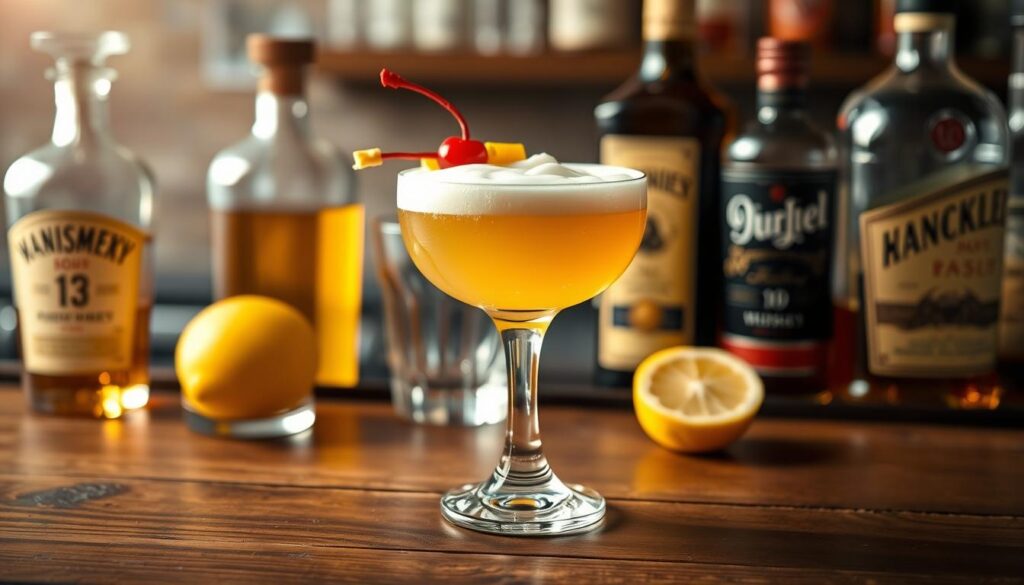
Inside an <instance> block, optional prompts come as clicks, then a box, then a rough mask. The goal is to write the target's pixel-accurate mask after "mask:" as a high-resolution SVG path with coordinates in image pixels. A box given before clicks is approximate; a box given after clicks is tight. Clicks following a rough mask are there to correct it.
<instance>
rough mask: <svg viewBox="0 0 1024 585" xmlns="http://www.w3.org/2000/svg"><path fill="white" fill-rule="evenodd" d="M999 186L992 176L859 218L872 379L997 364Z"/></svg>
mask: <svg viewBox="0 0 1024 585" xmlns="http://www.w3.org/2000/svg"><path fill="white" fill-rule="evenodd" d="M1007 187H1008V182H1007V173H1006V171H1005V170H1004V171H995V172H992V173H986V174H984V175H981V176H976V177H974V178H972V179H969V180H966V181H963V182H959V183H955V184H953V185H946V186H945V187H943V188H941V189H938V190H934V191H931V192H925V193H921V194H919V195H915V196H914V197H911V198H909V199H903V200H901V201H899V202H897V203H893V204H890V205H885V206H881V207H878V208H875V209H871V210H869V211H866V212H864V213H862V214H861V216H860V233H861V250H860V253H861V260H862V266H863V269H864V304H865V306H864V308H863V310H864V319H865V325H866V327H865V329H866V333H867V354H868V368H869V370H870V371H871V373H873V374H876V375H881V376H895V377H902V376H912V377H926V378H934V377H949V376H969V375H977V374H983V373H986V372H989V371H991V370H992V369H993V368H994V367H995V358H996V321H997V317H998V312H999V294H1000V278H1001V275H1002V257H1003V233H1004V227H1003V224H1004V220H1005V217H1006V193H1007Z"/></svg>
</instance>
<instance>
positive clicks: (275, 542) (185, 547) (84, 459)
mask: <svg viewBox="0 0 1024 585" xmlns="http://www.w3.org/2000/svg"><path fill="white" fill-rule="evenodd" d="M175 399H176V397H175V396H174V395H159V396H158V397H157V398H156V399H155V400H154V407H153V408H152V409H151V410H150V411H149V412H147V413H143V414H141V416H136V417H133V418H131V419H128V420H125V421H105V422H98V421H90V420H77V419H61V418H51V417H41V416H32V415H27V414H25V413H24V412H23V405H22V402H23V401H22V397H21V394H20V393H19V392H17V391H15V390H14V389H13V388H7V389H4V390H0V579H2V580H5V581H19V582H20V581H40V582H43V581H45V582H72V581H73V582H78V581H84V582H125V583H133V582H159V583H164V582H192V583H194V582H217V583H258V582H267V583H305V582H324V581H329V582H344V583H378V582H379V583H390V582H414V583H422V582H434V581H449V582H472V583H506V582H507V583H528V582H574V583H579V582H582V583H603V582H607V583H646V582H708V583H717V582H745V583H746V582H749V583H762V582H780V583H860V582H871V583H888V582H893V583H907V582H911V583H912V582H925V581H927V582H932V583H936V582H937V583H945V582H950V583H979V582H1018V581H1019V580H1021V579H1022V578H1024V489H1021V488H1020V486H1021V485H1022V480H1024V477H1022V476H1024V469H1022V468H1024V465H1022V463H1024V432H1022V431H1015V430H988V429H978V428H971V429H966V428H955V427H937V426H925V425H912V424H880V423H875V424H868V423H853V422H814V421H811V422H808V421H791V420H759V421H757V422H756V423H755V425H754V426H753V427H752V429H751V431H750V432H749V434H748V435H747V436H746V437H745V438H744V439H743V440H741V441H740V442H739V443H737V444H735V445H733V446H732V447H731V448H730V449H728V450H727V451H726V452H725V453H722V454H719V455H716V456H705V457H691V456H681V455H675V454H672V453H669V452H666V451H663V450H661V449H660V448H658V447H656V446H654V445H653V444H651V443H650V442H649V441H648V440H647V439H646V438H645V437H644V435H643V434H642V432H641V431H640V430H639V428H638V427H637V425H636V423H635V421H634V420H633V418H632V415H631V413H630V412H628V411H620V410H600V409H596V410H583V409H574V408H570V407H546V408H545V409H543V410H542V411H541V412H542V414H541V416H542V424H543V426H544V435H545V438H546V439H547V444H546V448H547V450H548V453H549V457H550V459H551V460H552V464H553V466H554V468H555V470H556V472H557V473H558V474H559V475H560V476H561V477H563V478H564V479H567V480H568V481H571V482H581V483H587V484H589V485H590V486H592V487H594V488H596V489H598V490H599V491H601V492H602V493H603V494H604V495H605V496H606V497H608V498H609V515H608V518H607V520H606V523H605V525H604V526H603V528H602V529H601V530H600V531H598V532H595V533H591V534H587V535H581V536H575V537H562V538H546V539H512V538H507V537H497V536H489V535H482V534H476V533H471V532H467V531H464V530H461V529H457V528H453V527H451V526H449V525H447V524H446V523H445V522H444V521H443V520H442V519H441V517H440V514H439V512H438V496H439V494H440V493H441V492H442V491H443V490H445V489H447V488H450V487H453V486H455V485H457V484H459V483H464V482H467V481H473V480H477V479H480V478H482V477H483V475H484V474H485V473H487V472H489V471H490V468H491V466H492V465H493V464H494V463H495V462H496V460H497V455H498V450H499V448H500V445H501V429H500V428H496V427H490V428H484V429H462V428H452V427H423V426H415V425H411V424H408V423H405V422H403V421H401V420H399V419H397V418H395V417H394V416H393V415H392V413H391V409H390V406H389V405H387V404H383V403H373V402H352V401H331V402H326V401H325V402H321V403H320V404H319V405H318V415H319V418H318V421H317V425H316V427H315V430H314V432H313V433H309V434H307V435H305V436H300V437H296V438H293V439H291V440H282V441H259V442H237V441H228V440H222V439H214V438H209V437H203V436H199V435H195V434H193V433H191V432H189V431H188V430H187V429H185V427H184V426H183V424H182V422H181V420H180V417H179V414H178V411H177V408H176V404H175Z"/></svg>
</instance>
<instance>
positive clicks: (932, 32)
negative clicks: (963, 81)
mask: <svg viewBox="0 0 1024 585" xmlns="http://www.w3.org/2000/svg"><path fill="white" fill-rule="evenodd" d="M897 16H898V17H899V16H910V15H902V14H901V15H897ZM944 21H945V22H944V24H943V25H942V26H937V27H934V28H927V29H917V28H913V27H909V28H907V29H905V30H900V31H899V32H898V34H897V37H896V66H897V67H899V68H900V69H901V70H902V71H904V72H910V71H914V70H917V69H920V68H922V67H928V68H930V69H949V68H950V67H951V66H952V63H953V19H952V17H949V18H946V19H944Z"/></svg>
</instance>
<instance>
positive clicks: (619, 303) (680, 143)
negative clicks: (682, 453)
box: [594, 0, 728, 386]
mask: <svg viewBox="0 0 1024 585" xmlns="http://www.w3.org/2000/svg"><path fill="white" fill-rule="evenodd" d="M643 20H644V22H643V35H644V55H643V60H642V61H641V63H640V70H639V71H638V72H637V74H636V75H635V76H634V77H632V78H631V79H629V80H628V81H626V82H625V83H624V84H623V85H622V86H621V87H619V88H618V89H617V90H615V91H614V92H612V94H611V95H609V96H608V97H606V98H605V100H604V101H603V102H602V103H601V104H600V105H598V106H597V108H596V109H595V110H594V115H595V117H596V119H597V125H598V128H599V130H600V134H601V162H602V163H604V164H611V165H621V166H627V167H632V168H636V169H640V170H642V171H644V172H645V173H647V176H648V219H647V230H646V232H645V234H644V239H643V242H642V243H641V246H640V251H639V252H638V253H637V256H636V258H635V259H634V260H633V263H632V264H631V265H630V266H629V268H628V269H627V270H626V272H625V273H624V274H623V275H622V277H621V278H619V280H618V281H617V282H616V283H615V284H613V285H612V286H611V287H610V288H609V289H608V290H607V291H605V293H604V294H603V295H602V297H601V300H600V309H599V312H598V343H597V345H598V350H597V377H596V378H597V383H598V384H600V385H604V386H629V385H630V384H631V381H632V377H633V370H634V369H635V368H636V366H637V364H638V363H639V362H640V361H641V360H643V358H645V357H647V356H648V355H650V354H651V353H654V352H655V351H658V350H660V349H663V348H665V347H670V346H673V345H682V344H686V345H693V344H697V345H711V344H713V343H714V340H715V327H716V323H715V315H716V312H717V311H716V306H715V305H716V300H715V297H716V295H717V294H718V290H719V278H720V275H721V270H720V269H719V267H718V265H717V264H718V262H717V257H718V246H719V222H718V173H719V156H720V154H719V151H720V149H721V146H722V140H723V138H724V136H725V133H726V128H727V125H728V124H727V114H726V111H725V109H724V107H723V106H722V105H721V102H720V99H719V98H718V97H717V96H715V95H713V93H712V92H711V91H709V90H708V89H707V88H706V87H705V86H704V84H703V83H702V82H701V80H700V79H699V77H698V75H697V68H696V54H695V47H696V44H695V37H694V35H695V30H696V24H695V17H694V2H693V0H646V1H645V2H644V19H643ZM698 274H699V275H700V277H699V278H698Z"/></svg>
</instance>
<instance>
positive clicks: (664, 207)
mask: <svg viewBox="0 0 1024 585" xmlns="http://www.w3.org/2000/svg"><path fill="white" fill-rule="evenodd" d="M601 162H602V163H604V164H608V165H617V166H623V167H629V168H633V169H638V170H641V171H643V172H644V173H646V174H647V227H646V228H645V230H644V237H643V240H642V241H641V243H640V250H639V251H638V252H637V254H636V257H635V258H634V259H633V262H632V263H631V264H630V265H629V268H627V269H626V272H625V273H623V275H622V276H621V277H619V279H618V280H617V281H616V282H615V283H614V284H612V285H611V286H610V287H609V288H608V290H606V291H605V292H604V294H603V295H602V296H601V300H600V308H599V310H598V356H597V359H598V363H599V364H600V365H601V366H602V367H604V368H607V369H610V370H623V371H626V370H633V369H635V368H636V366H637V365H638V364H639V363H640V361H641V360H643V359H644V358H645V357H647V356H648V355H650V354H652V353H654V352H655V351H658V350H659V349H664V348H666V347H670V346H673V345H681V344H692V343H693V338H694V317H695V316H694V314H693V310H694V304H695V301H696V294H697V289H696V283H695V278H696V269H697V219H698V218H697V210H698V205H697V203H698V197H699V196H700V181H699V178H700V177H699V173H700V144H699V143H698V142H697V140H696V139H694V138H677V137H660V136H624V135H608V136H605V137H603V138H602V139H601Z"/></svg>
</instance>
